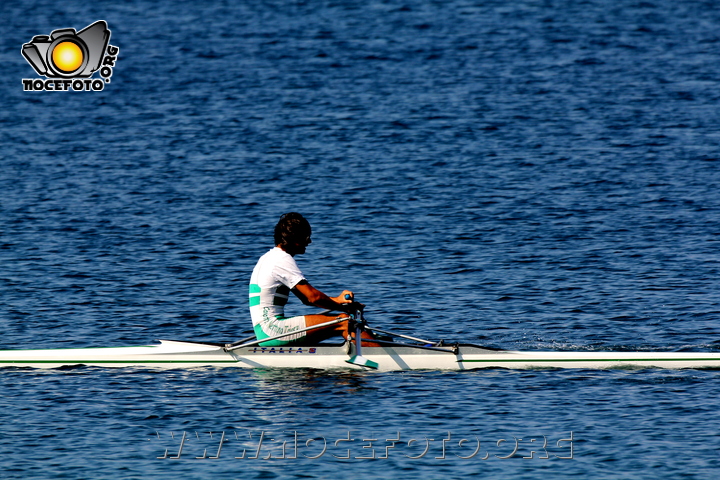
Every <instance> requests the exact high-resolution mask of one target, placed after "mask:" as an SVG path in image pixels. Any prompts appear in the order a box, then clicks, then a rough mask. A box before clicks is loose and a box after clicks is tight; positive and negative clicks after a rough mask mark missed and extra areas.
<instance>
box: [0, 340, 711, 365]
mask: <svg viewBox="0 0 720 480" xmlns="http://www.w3.org/2000/svg"><path fill="white" fill-rule="evenodd" d="M356 354H357V351H356V346H355V343H353V342H349V341H346V342H344V343H341V344H327V343H321V344H317V345H311V346H290V347H261V346H259V345H251V346H243V347H241V348H234V349H229V348H228V346H227V345H223V344H213V343H196V342H182V341H169V340H161V341H160V344H159V345H146V346H135V347H110V348H70V349H47V350H3V351H0V367H38V368H57V367H62V366H68V365H88V366H99V367H162V368H186V367H208V366H209V367H242V368H314V369H364V370H366V369H369V368H373V366H375V367H376V368H377V369H378V370H381V371H392V370H470V369H476V368H512V369H528V368H587V369H606V368H672V369H682V368H720V353H697V352H693V353H686V352H655V353H653V352H588V351H556V352H552V351H542V352H540V351H538V352H532V351H510V350H493V349H489V348H485V347H481V346H478V345H472V344H457V345H437V344H435V345H428V344H426V345H420V344H406V343H395V342H382V345H380V346H373V347H371V346H362V356H363V357H364V359H366V360H367V361H368V362H370V363H369V364H365V365H363V364H358V363H357V362H355V363H349V362H348V360H350V359H352V358H353V356H354V355H356ZM373 364H374V365H373Z"/></svg>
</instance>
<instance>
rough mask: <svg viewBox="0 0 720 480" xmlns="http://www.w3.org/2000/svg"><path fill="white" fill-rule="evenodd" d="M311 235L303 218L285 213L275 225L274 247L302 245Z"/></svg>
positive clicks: (308, 224) (297, 214) (292, 213)
mask: <svg viewBox="0 0 720 480" xmlns="http://www.w3.org/2000/svg"><path fill="white" fill-rule="evenodd" d="M311 233H312V229H311V228H310V223H309V222H308V221H307V220H306V219H305V217H303V216H302V215H300V214H299V213H297V212H290V213H286V214H284V215H283V216H282V217H280V220H279V221H278V223H277V225H275V245H280V246H282V247H287V246H291V245H293V244H294V243H300V244H302V243H304V242H305V240H307V239H308V238H310V234H311Z"/></svg>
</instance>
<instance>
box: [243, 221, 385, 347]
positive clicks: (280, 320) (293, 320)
mask: <svg viewBox="0 0 720 480" xmlns="http://www.w3.org/2000/svg"><path fill="white" fill-rule="evenodd" d="M311 234H312V229H311V227H310V223H309V222H308V221H307V220H306V219H305V217H303V216H302V215H301V214H299V213H296V212H291V213H286V214H284V215H283V216H282V217H280V220H279V221H278V223H277V225H275V231H274V240H275V248H273V249H272V250H270V251H269V252H267V253H266V254H264V255H263V256H262V257H260V260H258V262H257V265H255V268H254V269H253V272H252V276H251V278H250V290H249V295H250V316H251V318H252V322H253V329H254V331H255V336H256V337H257V339H258V340H262V339H264V338H269V337H276V336H278V335H281V334H285V333H287V335H286V336H283V337H282V338H279V339H275V340H269V341H268V342H263V343H261V344H260V345H261V346H264V347H276V346H283V345H289V344H293V345H297V344H299V343H304V344H306V343H316V342H320V341H322V340H325V339H327V338H331V337H334V336H342V337H343V338H346V339H347V338H349V337H350V333H351V332H348V322H347V321H344V322H340V323H335V324H333V325H329V326H325V327H322V328H319V329H318V330H312V331H302V332H298V331H299V330H302V329H304V328H306V327H310V326H313V325H320V324H323V323H327V322H328V321H330V320H332V319H333V318H336V317H337V318H349V314H351V313H354V312H357V311H358V310H362V309H363V307H364V305H362V304H361V303H358V302H355V301H354V295H353V292H351V291H350V290H343V291H342V292H341V293H340V295H338V296H337V297H329V296H328V295H326V294H324V293H323V292H321V291H320V290H318V289H317V288H315V287H313V286H312V285H310V283H309V282H308V281H307V279H306V278H305V275H303V273H302V272H301V271H300V268H298V266H297V263H296V262H295V258H294V257H295V256H296V255H302V254H303V253H305V249H306V248H307V246H308V245H310V243H312V241H311V239H310V236H311ZM291 291H292V292H293V294H295V296H297V297H298V298H299V299H300V301H301V302H302V303H304V304H305V305H310V306H315V307H318V308H322V309H326V310H330V311H340V312H344V313H341V314H340V315H339V316H338V315H337V314H331V313H321V314H315V315H302V316H296V317H286V316H285V305H286V304H287V302H288V299H289V295H290V292H291ZM294 332H297V333H294ZM363 336H364V337H365V338H372V337H371V336H370V334H368V333H364V334H363Z"/></svg>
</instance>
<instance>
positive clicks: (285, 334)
mask: <svg viewBox="0 0 720 480" xmlns="http://www.w3.org/2000/svg"><path fill="white" fill-rule="evenodd" d="M347 320H348V318H347V317H345V318H336V319H335V320H331V321H329V322H325V323H320V324H318V325H311V326H309V327H305V328H301V329H300V330H295V331H294V332H288V333H283V334H281V335H275V336H274V337H268V338H263V339H262V340H255V341H252V342H248V343H243V344H242V345H235V346H231V347H225V351H226V352H232V351H233V350H237V349H238V348H243V347H252V346H253V345H259V344H261V343H263V342H269V341H271V340H277V339H278V338H284V337H287V336H290V335H295V334H296V333H303V332H307V331H310V330H317V329H318V328H323V327H329V326H330V325H337V324H338V323H341V322H346V321H347Z"/></svg>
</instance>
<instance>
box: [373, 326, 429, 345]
mask: <svg viewBox="0 0 720 480" xmlns="http://www.w3.org/2000/svg"><path fill="white" fill-rule="evenodd" d="M365 329H366V330H370V331H371V332H380V333H384V334H385V335H392V336H394V337H400V338H404V339H406V340H412V341H414V342H420V343H433V344H434V343H435V342H433V341H432V340H423V339H422V338H415V337H410V336H408V335H402V334H400V333H395V332H387V331H385V330H380V329H379V328H373V327H368V326H367V325H366V326H365Z"/></svg>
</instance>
